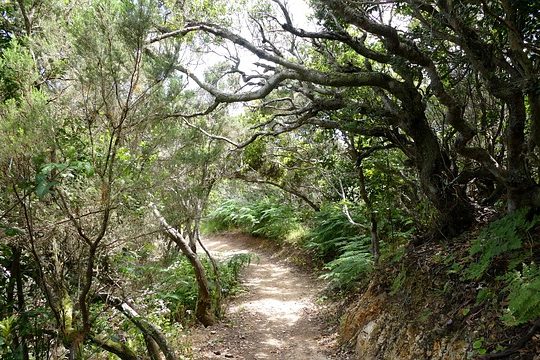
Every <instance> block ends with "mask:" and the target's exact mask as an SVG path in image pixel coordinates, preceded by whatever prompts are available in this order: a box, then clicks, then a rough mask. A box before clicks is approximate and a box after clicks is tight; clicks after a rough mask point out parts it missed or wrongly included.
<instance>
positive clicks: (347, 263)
mask: <svg viewBox="0 0 540 360" xmlns="http://www.w3.org/2000/svg"><path fill="white" fill-rule="evenodd" d="M362 240H363V241H362V242H352V243H349V244H347V245H345V246H343V247H342V251H343V253H342V254H341V255H339V256H338V257H337V258H336V259H334V260H332V261H330V262H329V263H328V264H326V266H325V267H324V268H325V269H326V270H328V273H326V274H324V275H322V276H321V278H323V279H327V280H330V282H331V283H332V284H333V285H335V286H337V287H339V288H343V289H347V288H350V287H351V286H352V285H353V284H354V283H356V282H357V281H358V280H359V279H360V278H361V277H362V276H364V275H365V274H367V273H368V272H369V271H371V269H372V267H373V257H372V256H371V253H370V252H369V241H370V239H369V238H363V239H362Z"/></svg>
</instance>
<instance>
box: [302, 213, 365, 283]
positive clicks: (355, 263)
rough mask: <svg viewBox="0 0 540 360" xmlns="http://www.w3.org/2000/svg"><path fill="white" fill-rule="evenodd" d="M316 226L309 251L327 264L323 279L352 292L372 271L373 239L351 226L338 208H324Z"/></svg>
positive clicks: (308, 241) (309, 242) (310, 239)
mask: <svg viewBox="0 0 540 360" xmlns="http://www.w3.org/2000/svg"><path fill="white" fill-rule="evenodd" d="M356 221H360V220H359V219H356ZM314 222H315V225H314V227H313V228H312V230H311V233H310V234H309V235H308V240H307V242H306V247H307V248H308V249H313V250H315V253H316V254H317V256H319V258H321V259H322V260H323V261H324V262H326V265H325V266H324V268H325V269H326V270H328V273H326V274H324V275H323V276H322V277H323V278H325V279H329V280H330V281H331V283H332V284H333V285H334V286H336V287H339V288H343V289H347V288H350V287H351V286H352V285H353V284H354V283H355V282H356V281H358V280H359V279H360V278H361V277H362V276H364V275H365V274H366V273H368V272H369V271H370V270H371V269H372V265H373V257H372V255H371V253H370V251H369V246H370V243H371V238H370V237H366V236H365V235H363V234H362V230H360V229H359V228H358V226H355V225H354V224H351V222H350V221H349V220H348V219H347V217H346V216H345V215H344V214H343V212H342V210H341V208H340V206H339V205H338V204H334V205H330V206H326V207H324V208H323V209H322V210H321V212H320V214H317V216H316V218H315V221H314Z"/></svg>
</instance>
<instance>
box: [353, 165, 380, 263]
mask: <svg viewBox="0 0 540 360" xmlns="http://www.w3.org/2000/svg"><path fill="white" fill-rule="evenodd" d="M358 178H359V180H360V195H361V196H362V200H364V203H365V204H366V208H367V210H368V212H369V222H370V234H371V254H372V255H373V262H374V263H375V264H378V263H379V257H380V254H381V253H380V241H379V234H378V232H377V225H378V223H377V214H376V213H375V210H374V209H373V204H372V202H371V199H370V198H369V195H368V192H367V189H366V179H365V177H364V168H363V167H362V165H361V164H359V165H358Z"/></svg>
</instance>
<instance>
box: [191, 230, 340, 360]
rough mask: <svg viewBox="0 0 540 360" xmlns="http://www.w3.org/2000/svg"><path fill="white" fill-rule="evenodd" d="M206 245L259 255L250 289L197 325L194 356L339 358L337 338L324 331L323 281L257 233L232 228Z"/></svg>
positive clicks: (225, 252) (247, 274) (247, 281)
mask: <svg viewBox="0 0 540 360" xmlns="http://www.w3.org/2000/svg"><path fill="white" fill-rule="evenodd" d="M205 246H206V247H208V249H209V250H210V251H211V253H212V254H213V255H214V256H216V257H217V258H224V257H227V256H231V255H233V254H237V253H248V252H249V253H252V254H254V255H255V256H257V257H258V259H254V260H253V261H252V263H251V265H250V266H249V267H248V268H246V269H244V270H243V273H242V276H241V281H242V285H243V286H244V287H245V289H246V291H245V292H243V293H241V294H240V295H238V296H236V297H234V298H233V299H232V300H230V301H229V303H228V308H227V311H226V315H225V319H224V320H223V321H222V322H220V323H219V324H217V325H215V326H212V327H209V328H206V329H205V328H202V327H198V328H196V329H194V330H193V332H192V335H191V341H192V344H193V352H194V359H197V360H203V359H227V358H229V359H245V360H262V359H272V360H274V359H284V360H285V359H287V360H289V359H290V360H304V359H305V360H308V359H309V360H329V359H335V357H333V356H331V355H330V354H331V352H333V351H332V350H333V349H332V347H333V342H334V341H333V340H332V339H330V337H331V336H323V335H322V334H323V326H324V322H323V321H321V319H320V316H319V307H318V305H317V304H316V297H317V294H318V293H319V292H320V290H321V289H322V284H321V283H320V282H319V281H317V280H315V279H313V278H312V277H310V276H309V275H307V274H305V273H303V272H300V271H299V270H297V269H295V268H294V267H293V266H291V265H288V264H286V263H285V262H283V261H279V260H277V259H276V258H275V256H274V257H273V256H272V255H269V254H268V253H267V252H266V251H264V250H263V248H262V247H261V242H260V241H258V240H257V239H252V238H249V237H246V236H243V235H238V234H226V235H222V236H216V237H211V238H207V239H205Z"/></svg>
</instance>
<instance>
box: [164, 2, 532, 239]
mask: <svg viewBox="0 0 540 360" xmlns="http://www.w3.org/2000/svg"><path fill="white" fill-rule="evenodd" d="M274 4H276V8H277V10H278V11H280V12H281V17H280V19H281V20H278V16H279V15H274V14H271V13H269V12H266V13H263V15H260V14H259V15H252V18H251V20H253V21H254V23H255V25H254V26H253V29H252V30H253V31H252V33H255V35H254V37H253V38H251V39H248V38H246V37H244V36H241V35H239V33H237V32H236V33H235V32H234V31H232V30H231V27H230V26H229V27H228V28H225V27H223V26H221V25H218V24H213V23H210V22H207V21H197V20H196V19H193V21H191V22H189V23H188V24H186V25H185V26H184V27H183V28H181V29H173V28H167V27H165V29H162V30H163V31H162V34H161V35H160V36H159V41H167V40H168V41H174V39H175V38H179V37H182V36H186V35H187V34H192V33H197V34H201V35H202V36H205V37H207V36H211V37H213V38H214V39H221V40H223V41H225V42H226V43H227V44H230V47H232V48H236V47H238V48H242V49H243V51H247V52H249V53H252V54H253V55H255V56H257V57H259V58H260V59H261V60H263V61H264V62H259V63H257V64H256V65H257V66H258V67H259V69H261V70H262V72H253V73H252V74H247V73H245V72H244V71H242V70H241V69H240V67H239V66H238V61H236V62H235V61H234V59H235V58H234V57H232V60H233V61H232V62H231V67H230V72H231V73H232V74H235V75H238V76H241V77H242V79H243V82H242V83H241V84H240V86H239V88H246V87H248V88H250V90H245V91H230V92H227V91H224V90H222V89H221V88H219V86H216V85H214V84H211V83H207V82H204V81H203V80H201V79H200V78H199V77H198V76H197V75H196V74H195V73H194V72H192V71H190V70H189V69H188V68H187V67H185V66H183V65H181V64H178V65H177V66H176V69H177V70H178V71H180V72H183V73H184V74H185V75H186V77H188V78H189V79H191V80H192V81H194V82H195V83H196V84H197V85H198V86H200V87H201V88H202V89H204V90H205V91H207V92H208V93H209V94H211V95H212V97H213V101H212V102H211V103H210V104H209V107H208V109H207V110H206V112H210V111H212V110H214V109H215V108H217V107H218V106H219V105H220V104H230V103H235V102H250V101H254V100H257V99H263V98H265V97H267V96H268V95H269V94H272V93H279V92H280V91H285V90H286V89H287V90H288V91H292V92H293V93H294V94H295V96H294V101H293V102H292V103H288V102H284V103H281V104H280V103H279V102H277V104H278V105H277V109H276V106H275V104H276V103H273V105H274V114H276V116H274V117H273V118H272V119H271V120H270V121H267V122H265V123H261V124H260V125H261V127H260V129H268V131H267V132H269V133H274V134H275V133H278V132H283V131H288V130H293V129H297V128H298V127H300V126H305V125H306V124H315V125H317V126H321V127H326V128H334V129H340V130H347V131H353V132H355V133H356V134H359V135H363V136H370V137H376V138H379V139H383V140H384V141H387V142H389V143H391V144H392V145H393V146H396V147H397V148H399V149H400V150H401V151H402V152H403V153H404V154H405V155H406V156H407V157H408V158H409V159H410V161H411V163H413V164H414V165H415V167H416V169H417V172H418V177H419V181H420V183H421V185H422V190H423V192H424V194H425V195H426V196H427V198H428V199H429V200H430V201H431V203H432V204H433V206H434V208H435V209H437V211H438V221H437V225H438V229H439V230H440V231H441V232H442V233H444V234H447V235H456V234H458V233H460V232H461V231H463V230H464V229H466V228H467V227H468V226H470V224H472V223H473V221H474V207H473V204H471V201H470V199H469V198H468V197H467V195H466V189H467V184H469V183H470V182H471V181H473V180H474V179H479V180H481V181H486V182H491V183H496V184H500V186H503V187H504V188H505V189H506V194H507V195H506V198H507V204H508V209H509V210H510V211H512V210H514V209H516V208H520V207H523V206H529V205H535V204H537V203H538V201H539V200H538V196H537V194H538V186H537V184H536V182H535V181H534V180H533V174H534V171H531V169H532V168H531V166H532V167H534V163H533V162H532V161H531V160H530V159H531V156H532V155H533V154H534V149H535V147H536V146H534V140H533V139H534V135H533V134H534V133H535V130H534V129H535V128H536V125H534V124H535V123H536V121H537V120H536V118H537V115H536V112H537V110H536V107H537V106H536V105H535V104H536V102H537V98H536V97H537V94H536V92H537V72H538V69H537V67H538V65H537V61H538V60H537V56H536V55H535V51H536V48H535V47H534V45H532V42H531V39H533V38H534V36H536V35H535V34H536V32H535V31H537V29H536V28H535V26H534V25H533V24H532V22H531V21H530V20H526V19H528V17H527V15H526V12H527V11H529V12H530V11H531V10H532V11H537V9H535V8H534V7H528V6H526V5H523V4H522V5H520V6H521V8H518V9H517V10H516V9H512V8H511V7H510V6H509V3H508V2H504V1H503V2H489V3H480V4H474V5H464V4H452V3H450V2H446V1H443V2H439V3H437V4H431V3H428V2H422V1H397V2H395V3H391V4H389V5H385V4H384V3H381V4H377V3H375V4H373V5H372V6H368V5H365V6H364V5H362V4H356V3H354V2H349V1H338V0H336V1H321V2H315V3H314V5H315V8H316V9H317V11H318V12H317V14H318V16H319V18H320V21H321V22H322V23H323V27H322V28H321V29H320V30H318V31H306V30H302V29H299V28H296V27H295V26H294V25H293V22H292V19H291V16H290V13H289V11H288V10H287V8H286V7H285V6H284V5H283V4H281V3H280V2H279V1H274ZM394 13H395V14H396V16H399V17H400V23H397V24H396V25H392V17H391V16H390V17H389V16H388V15H389V14H394ZM471 14H474V15H471ZM476 14H480V15H478V16H479V17H480V20H481V21H480V22H479V21H477V20H478V19H476V18H475V17H474V16H476ZM389 18H390V20H389ZM519 19H521V20H519ZM518 20H519V21H521V23H519V24H521V25H519V24H518ZM400 24H401V25H400ZM403 24H408V25H403ZM431 24H437V25H436V26H435V27H433V26H432V25H431ZM478 24H481V25H483V26H486V27H487V28H489V30H487V29H486V30H485V31H484V30H482V29H480V28H478V27H477V26H478ZM518 25H519V26H518ZM490 31H491V32H490ZM491 34H499V35H497V36H498V37H495V38H493V39H491ZM156 39H157V38H156ZM171 39H173V40H171ZM216 41H217V40H216ZM490 42H493V45H490ZM433 49H435V50H433ZM238 51H239V50H238ZM485 51H488V52H489V54H487V53H486V54H484V53H483V52H485ZM503 54H510V55H508V56H507V57H505V56H506V55H503ZM236 59H238V58H236ZM449 59H451V61H450V63H449V61H448V60H449ZM486 59H494V60H486ZM472 81H476V82H477V85H476V86H474V87H471V86H470V84H471V82H472ZM464 87H468V91H467V92H466V93H461V92H460V90H461V89H462V88H464ZM484 89H487V90H488V91H489V92H490V93H491V94H492V96H493V98H494V104H498V106H499V107H500V108H501V111H500V114H501V117H500V118H499V119H492V118H490V119H489V122H490V125H489V126H490V129H500V128H502V129H504V130H505V136H504V139H503V137H502V136H501V132H500V131H497V130H493V131H492V134H493V136H494V138H493V139H492V140H493V142H494V143H495V144H496V145H495V146H491V147H488V146H487V145H486V144H485V143H482V141H478V140H476V139H477V138H478V137H477V134H478V125H479V124H478V121H479V119H478V116H476V114H475V113H474V112H472V111H471V110H470V109H469V107H470V106H473V104H474V106H476V105H477V103H476V102H474V101H472V100H473V99H475V100H476V101H478V99H483V100H487V101H491V100H489V99H485V97H483V96H482V95H481V92H482V91H483V90H484ZM458 92H460V95H461V96H459V95H458ZM521 94H525V95H521ZM469 99H470V101H469ZM287 101H289V100H287ZM497 101H498V103H497ZM481 102H482V100H481V101H480V103H481ZM529 103H530V104H531V106H526V104H529ZM284 104H285V105H284ZM468 104H469V105H468ZM492 104H493V103H492ZM262 105H264V103H263V104H262ZM441 110H442V111H443V113H439V114H435V113H434V111H441ZM285 116H286V118H287V119H288V120H287V122H286V123H283V122H279V121H278V119H280V118H283V117H285ZM441 125H442V128H441V127H440V126H441ZM484 128H485V126H484ZM527 128H530V129H531V130H530V131H529V130H527ZM490 132H491V131H490ZM526 132H528V133H529V134H530V136H529V137H530V139H531V140H530V141H529V142H528V143H529V144H531V145H532V146H529V147H527V148H524V147H523V146H522V144H523V143H525V134H526ZM259 135H263V134H259ZM530 150H531V151H532V152H531V151H530ZM471 173H473V174H474V175H470V174H471ZM474 200H475V202H478V201H479V200H480V199H474Z"/></svg>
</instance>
